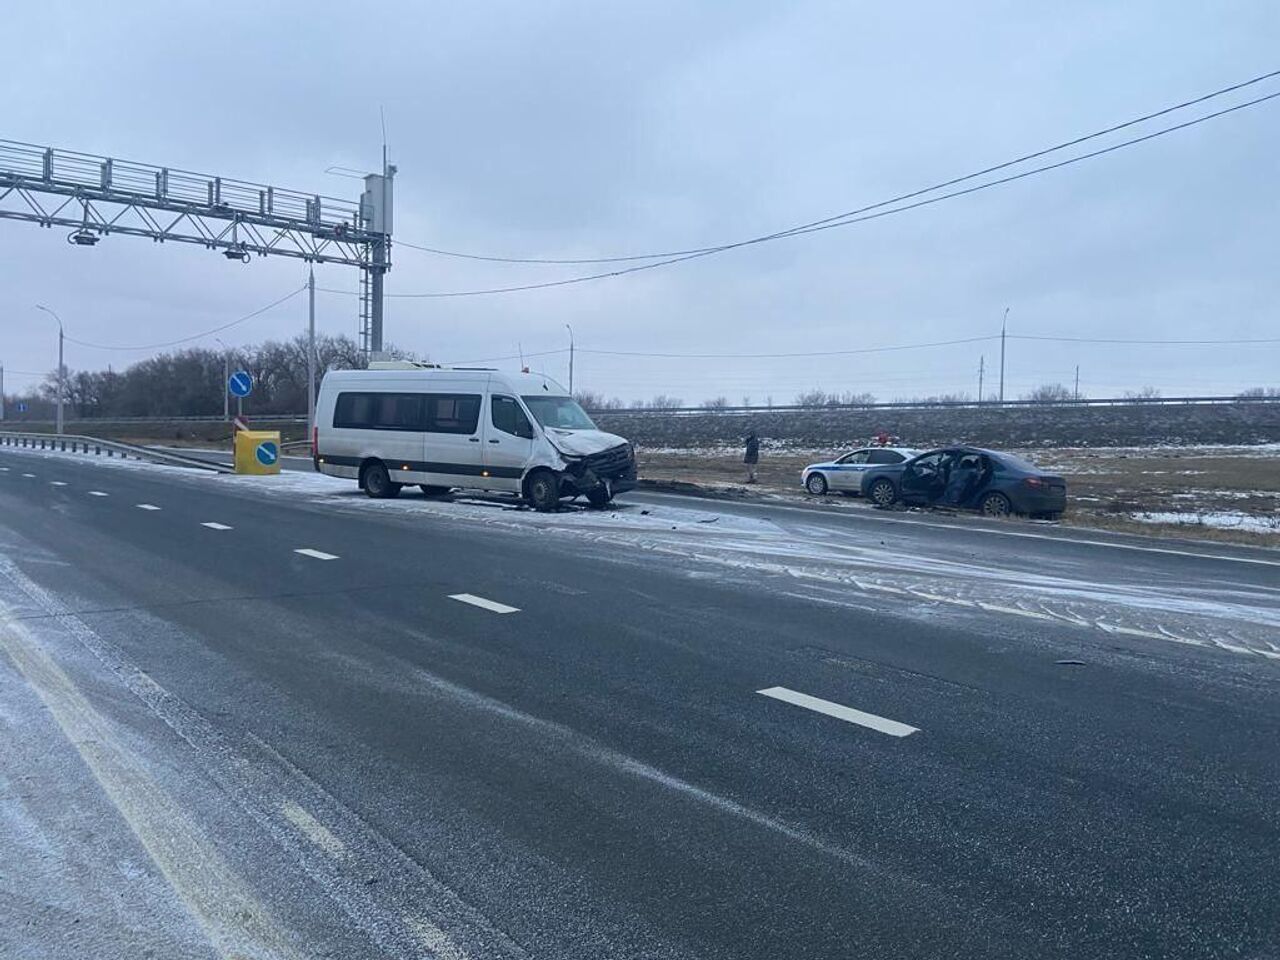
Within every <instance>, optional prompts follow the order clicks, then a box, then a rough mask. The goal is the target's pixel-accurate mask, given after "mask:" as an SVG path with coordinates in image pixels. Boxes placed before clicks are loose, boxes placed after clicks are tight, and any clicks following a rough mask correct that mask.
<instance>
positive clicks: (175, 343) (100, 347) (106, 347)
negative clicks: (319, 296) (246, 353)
mask: <svg viewBox="0 0 1280 960" xmlns="http://www.w3.org/2000/svg"><path fill="white" fill-rule="evenodd" d="M305 289H307V288H306V287H305V286H302V287H299V288H298V289H297V290H294V291H293V292H292V293H286V294H285V295H284V296H283V297H281V298H280V299H279V300H273V301H271V302H270V303H268V304H267V305H266V306H265V307H259V308H258V309H257V310H255V311H253V313H247V314H245V315H244V316H243V317H240V318H239V319H236V320H232V321H231V322H230V323H224V324H222V326H220V327H214V328H213V329H211V330H205V331H204V332H202V333H193V334H192V335H191V336H189V337H181V338H179V339H177V340H168V341H166V342H164V343H147V344H139V345H137V346H132V347H118V346H109V345H107V344H104V343H90V342H89V341H87V340H77V339H76V338H75V337H67V338H66V339H67V340H68V342H70V343H74V344H76V345H78V346H81V347H89V348H91V349H93V350H158V349H160V348H162V347H176V346H178V345H179V344H182V343H190V342H191V341H192V340H199V339H201V338H203V337H208V336H212V335H213V334H215V333H221V332H222V331H223V330H230V329H231V328H232V327H234V326H237V325H239V324H241V323H244V322H245V321H247V320H252V319H253V318H254V317H257V316H261V315H262V314H264V313H266V312H267V311H268V310H270V309H272V308H273V307H278V306H280V304H282V303H284V302H285V301H286V300H292V299H293V298H294V297H296V296H297V295H298V294H300V293H302V291H303V290H305Z"/></svg>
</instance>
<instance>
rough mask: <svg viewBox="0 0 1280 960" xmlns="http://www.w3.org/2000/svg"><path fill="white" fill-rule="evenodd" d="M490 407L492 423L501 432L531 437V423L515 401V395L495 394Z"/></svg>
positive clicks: (525, 437)
mask: <svg viewBox="0 0 1280 960" xmlns="http://www.w3.org/2000/svg"><path fill="white" fill-rule="evenodd" d="M490 409H491V413H490V417H491V419H492V421H493V425H494V426H495V427H497V428H498V429H499V430H501V431H502V432H503V433H509V434H511V435H512V436H515V437H523V438H524V439H526V440H532V439H533V425H532V424H530V423H529V418H528V417H526V416H525V415H524V411H523V410H521V409H520V405H519V404H518V403H516V399H515V397H500V396H496V395H495V396H494V398H493V401H492V406H491V408H490Z"/></svg>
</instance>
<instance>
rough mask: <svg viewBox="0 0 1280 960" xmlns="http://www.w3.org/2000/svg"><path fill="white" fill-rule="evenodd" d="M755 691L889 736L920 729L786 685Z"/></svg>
mask: <svg viewBox="0 0 1280 960" xmlns="http://www.w3.org/2000/svg"><path fill="white" fill-rule="evenodd" d="M756 693H760V694H763V695H764V696H766V697H772V698H773V699H774V700H781V701H782V702H783V703H790V704H793V705H795V706H797V707H804V708H805V709H806V710H813V711H815V712H817V713H825V714H826V715H827V716H828V717H835V718H836V719H838V720H845V721H847V722H849V723H856V724H858V726H860V727H868V728H870V729H871V730H878V731H880V732H881V733H887V734H888V735H889V736H891V737H909V736H910V735H911V734H913V733H917V732H918V731H919V729H920V728H919V727H912V726H908V725H907V724H905V723H899V722H898V721H897V720H887V719H885V718H884V717H877V716H876V715H875V714H874V713H863V712H862V711H861V710H855V709H853V707H845V706H842V705H840V704H838V703H832V702H831V701H830V700H822V699H819V698H818V697H811V696H809V695H808V694H807V693H797V692H796V691H795V690H788V689H787V688H786V687H769V688H768V689H766V690H757V691H756Z"/></svg>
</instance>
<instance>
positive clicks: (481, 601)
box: [449, 593, 520, 613]
mask: <svg viewBox="0 0 1280 960" xmlns="http://www.w3.org/2000/svg"><path fill="white" fill-rule="evenodd" d="M449 599H450V600H460V601H462V602H463V603H469V604H471V605H472V606H473V607H480V608H481V609H482V610H490V611H492V612H494V613H519V612H520V608H519V607H508V606H507V605H506V604H505V603H498V602H497V601H496V600H486V599H485V598H484V597H477V596H475V595H474V594H471V593H451V594H449Z"/></svg>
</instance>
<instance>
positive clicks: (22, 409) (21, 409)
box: [18, 400, 27, 413]
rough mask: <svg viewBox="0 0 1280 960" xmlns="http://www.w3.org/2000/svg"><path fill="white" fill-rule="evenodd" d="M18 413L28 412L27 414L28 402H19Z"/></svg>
mask: <svg viewBox="0 0 1280 960" xmlns="http://www.w3.org/2000/svg"><path fill="white" fill-rule="evenodd" d="M18 412H19V413H26V412H27V404H26V401H24V400H19V401H18Z"/></svg>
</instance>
